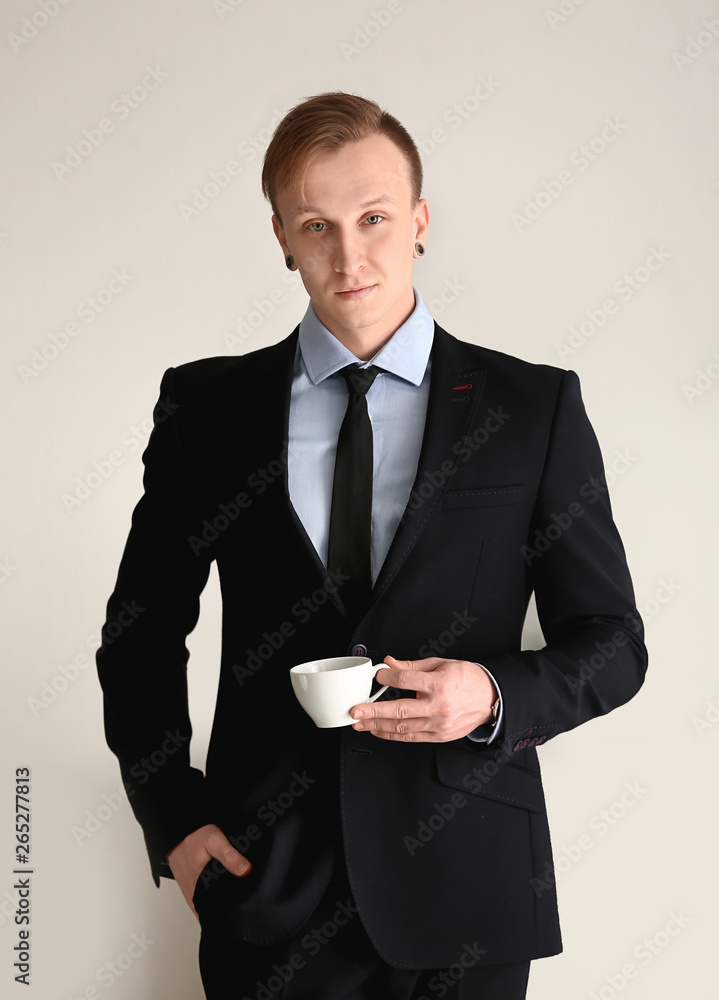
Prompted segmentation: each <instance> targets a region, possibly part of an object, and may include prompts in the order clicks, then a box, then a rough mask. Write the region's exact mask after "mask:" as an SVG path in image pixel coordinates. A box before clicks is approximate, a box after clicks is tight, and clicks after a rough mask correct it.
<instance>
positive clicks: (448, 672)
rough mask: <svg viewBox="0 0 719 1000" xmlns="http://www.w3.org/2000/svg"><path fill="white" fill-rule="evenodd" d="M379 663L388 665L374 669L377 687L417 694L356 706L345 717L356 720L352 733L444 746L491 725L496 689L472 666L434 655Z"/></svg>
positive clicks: (464, 662) (478, 668)
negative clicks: (381, 685) (383, 685)
mask: <svg viewBox="0 0 719 1000" xmlns="http://www.w3.org/2000/svg"><path fill="white" fill-rule="evenodd" d="M384 662H385V663H386V664H388V666H387V667H383V668H382V669H381V670H378V671H377V675H376V676H377V681H378V683H379V684H387V685H388V686H389V687H394V688H406V689H407V690H409V691H416V692H417V696H416V698H398V699H397V700H396V701H376V702H365V703H363V704H361V705H356V706H355V707H354V708H352V709H350V715H351V716H352V718H353V719H358V720H361V721H358V722H357V723H355V725H354V726H353V727H352V728H353V729H362V730H365V731H366V732H369V733H372V735H373V736H379V737H381V738H382V739H385V740H404V741H405V742H409V743H415V742H425V743H446V742H448V741H449V740H458V739H460V738H461V737H462V736H466V735H467V733H471V732H472V730H474V729H476V728H477V726H481V725H483V724H484V723H485V722H491V721H492V705H493V704H494V702H495V701H496V700H497V698H498V694H497V689H496V688H495V686H494V684H493V683H492V679H491V677H490V676H489V675H488V674H487V673H486V671H484V670H482V668H481V667H480V666H479V665H478V664H477V663H471V662H470V661H469V660H445V659H442V658H441V657H439V656H428V657H426V658H425V659H423V660H396V659H395V658H394V657H393V656H385V658H384ZM360 713H361V715H360Z"/></svg>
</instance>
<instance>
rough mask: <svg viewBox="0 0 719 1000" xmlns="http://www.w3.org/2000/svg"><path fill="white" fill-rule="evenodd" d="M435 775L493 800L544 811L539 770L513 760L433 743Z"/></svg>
mask: <svg viewBox="0 0 719 1000" xmlns="http://www.w3.org/2000/svg"><path fill="white" fill-rule="evenodd" d="M435 761H436V765H437V777H438V778H439V780H440V781H441V782H442V784H443V785H449V786H450V787H451V788H459V789H460V790H461V791H463V792H466V793H467V794H469V795H478V796H481V797H483V798H486V799H493V800H494V801H495V802H505V803H506V804H507V805H510V806H519V807H520V808H522V809H529V810H530V811H531V812H544V811H545V803H544V791H543V789H542V779H541V778H540V776H539V773H538V772H534V771H531V770H530V769H529V768H526V767H521V766H518V765H516V764H508V763H503V764H500V763H498V762H497V761H496V760H495V759H494V757H493V756H491V755H490V754H488V753H475V752H473V751H463V750H455V749H453V748H450V747H443V746H441V745H437V746H436V747H435Z"/></svg>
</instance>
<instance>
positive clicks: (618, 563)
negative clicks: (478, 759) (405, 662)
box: [482, 372, 647, 753]
mask: <svg viewBox="0 0 719 1000" xmlns="http://www.w3.org/2000/svg"><path fill="white" fill-rule="evenodd" d="M521 557H522V558H523V559H524V561H525V562H526V565H527V567H528V577H529V582H530V586H531V587H532V589H533V590H534V592H535V596H536V602H537V612H538V615H539V620H540V624H541V626H542V631H543V634H544V638H545V642H546V646H545V647H544V648H543V649H539V650H536V651H535V650H524V651H522V652H519V653H506V654H501V653H500V654H499V655H495V656H488V657H485V658H483V659H482V662H483V663H484V664H485V665H486V667H487V668H488V669H489V670H490V671H491V672H492V674H493V675H494V676H495V677H496V678H497V683H498V685H499V687H500V689H501V691H502V704H503V710H504V713H503V721H502V733H501V740H502V743H503V745H504V747H505V749H506V750H507V751H508V752H510V753H512V752H515V751H518V750H522V749H524V748H525V747H527V746H534V745H537V744H540V743H544V742H546V741H547V740H548V739H550V738H551V737H553V736H555V735H557V734H559V733H562V732H566V731H567V730H570V729H573V728H574V727H575V726H578V725H580V724H582V723H584V722H587V721H588V720H589V719H592V718H595V717H596V716H599V715H603V714H605V713H606V712H609V711H611V710H612V709H613V708H616V707H618V706H619V705H622V704H624V703H625V702H627V701H628V700H629V699H630V698H632V697H633V696H634V695H635V694H636V692H637V691H638V690H639V688H640V687H641V685H642V683H643V681H644V675H645V672H646V667H647V652H646V648H645V646H644V641H643V639H644V630H643V626H642V621H641V619H640V617H639V614H638V612H637V609H636V606H635V600H634V591H633V588H632V582H631V578H630V575H629V569H628V567H627V562H626V558H625V554H624V548H623V546H622V542H621V539H620V537H619V533H618V531H617V528H616V526H615V524H614V521H613V518H612V511H611V505H610V501H609V494H608V491H607V484H606V478H605V475H604V466H603V462H602V457H601V452H600V450H599V445H598V443H597V439H596V436H595V434H594V431H593V430H592V427H591V425H590V423H589V420H588V418H587V415H586V413H585V410H584V405H583V402H582V398H581V392H580V387H579V379H578V378H577V376H576V374H575V373H574V372H566V373H565V375H564V377H563V379H562V383H561V387H560V390H559V394H558V400H557V406H556V410H555V413H554V419H553V423H552V428H551V433H550V437H549V443H548V448H547V452H546V458H545V463H544V468H543V471H542V475H541V480H540V484H539V488H538V492H537V497H536V501H535V506H534V513H533V517H532V522H531V527H530V532H529V536H528V538H527V541H526V544H524V545H522V546H521Z"/></svg>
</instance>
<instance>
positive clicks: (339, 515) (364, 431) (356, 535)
mask: <svg viewBox="0 0 719 1000" xmlns="http://www.w3.org/2000/svg"><path fill="white" fill-rule="evenodd" d="M381 371H384V369H383V368H376V367H375V366H374V365H370V367H369V368H357V367H355V366H353V365H350V366H348V367H347V368H343V369H342V374H343V375H344V378H345V381H346V382H347V388H348V389H349V401H348V403H347V412H346V413H345V416H344V420H343V421H342V426H341V428H340V434H339V438H338V439H337V458H336V459H335V473H334V481H333V484H332V510H331V513H330V533H329V550H328V555H327V568H328V569H329V570H331V571H332V572H337V571H339V572H340V573H341V576H340V579H341V580H342V581H343V582H342V585H341V590H340V594H341V596H342V600H343V602H344V604H345V607H346V608H347V610H348V611H349V612H350V614H351V615H352V617H353V618H355V619H358V618H360V617H361V616H362V615H363V614H364V612H365V611H366V609H367V605H368V603H369V596H370V591H371V589H372V575H371V569H370V540H371V528H372V424H371V423H370V419H369V413H368V412H367V400H366V398H365V396H366V394H367V391H368V389H369V387H370V386H371V385H372V383H373V382H374V380H375V378H376V376H377V375H378V374H379V373H380V372H381ZM347 577H349V579H346V578H347Z"/></svg>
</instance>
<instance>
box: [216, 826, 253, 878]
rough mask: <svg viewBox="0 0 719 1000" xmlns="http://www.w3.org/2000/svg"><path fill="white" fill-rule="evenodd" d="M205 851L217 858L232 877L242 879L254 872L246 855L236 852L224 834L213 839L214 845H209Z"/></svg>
mask: <svg viewBox="0 0 719 1000" xmlns="http://www.w3.org/2000/svg"><path fill="white" fill-rule="evenodd" d="M205 849H206V850H207V851H208V853H209V854H210V856H211V857H213V858H215V859H216V860H217V861H219V862H220V864H222V865H224V867H225V868H226V869H227V870H228V872H230V873H231V874H232V875H237V876H239V877H240V878H242V877H244V876H245V875H249V873H250V872H251V871H252V865H251V864H250V861H249V860H248V859H247V858H246V857H245V856H244V854H240V852H239V851H236V850H235V848H234V847H233V846H232V844H231V843H230V842H229V840H228V839H227V837H225V835H224V834H222V833H220V834H218V835H217V836H216V837H213V839H212V843H211V844H207V845H206V847H205Z"/></svg>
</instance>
